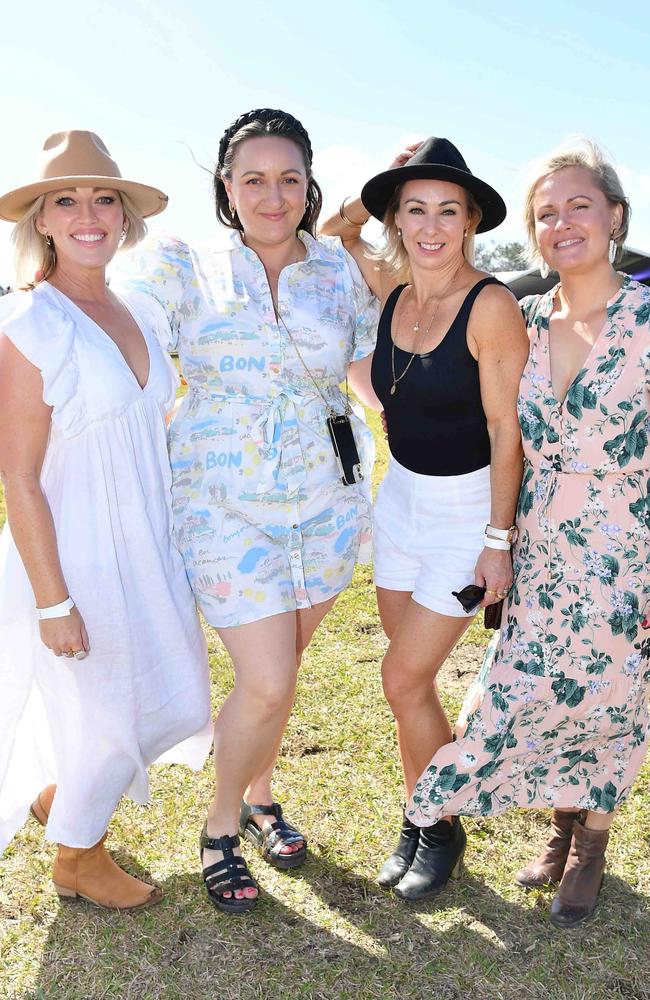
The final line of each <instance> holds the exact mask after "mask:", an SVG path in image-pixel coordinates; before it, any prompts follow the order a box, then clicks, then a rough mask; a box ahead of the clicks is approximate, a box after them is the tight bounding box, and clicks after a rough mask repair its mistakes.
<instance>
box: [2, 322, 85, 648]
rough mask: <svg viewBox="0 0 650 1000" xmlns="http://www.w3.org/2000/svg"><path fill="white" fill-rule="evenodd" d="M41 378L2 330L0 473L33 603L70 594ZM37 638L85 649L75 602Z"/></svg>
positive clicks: (54, 600)
mask: <svg viewBox="0 0 650 1000" xmlns="http://www.w3.org/2000/svg"><path fill="white" fill-rule="evenodd" d="M42 394H43V380H42V378H41V374H40V372H39V371H38V369H37V368H35V367H34V365H32V364H30V362H29V361H27V360H26V358H25V357H24V356H23V355H22V354H21V353H20V351H18V349H17V348H16V347H15V346H14V344H13V343H12V342H11V340H10V339H9V338H8V337H6V336H4V335H2V334H0V474H1V475H2V480H3V483H4V488H5V501H6V505H7V519H8V521H9V525H10V527H11V533H12V535H13V538H14V541H15V543H16V547H17V549H18V552H19V554H20V557H21V559H22V561H23V564H24V566H25V569H26V571H27V576H28V577H29V582H30V583H31V585H32V589H33V591H34V598H35V602H36V607H39V608H46V607H51V606H52V605H55V604H60V603H61V602H62V601H64V600H65V599H66V598H67V597H68V588H67V585H66V582H65V580H64V578H63V572H62V570H61V563H60V560H59V553H58V549H57V544H56V535H55V531H54V524H53V522H52V515H51V513H50V509H49V506H48V504H47V501H46V499H45V497H44V495H43V491H42V490H41V485H40V478H39V477H40V472H41V467H42V465H43V458H44V456H45V449H46V447H47V440H48V435H49V432H50V421H51V412H52V411H51V407H49V406H47V405H46V404H45V403H44V402H43V398H42ZM40 628H41V638H42V640H43V642H44V643H45V645H46V646H48V647H49V648H50V649H52V651H53V652H54V653H56V654H57V655H60V654H61V653H62V652H67V651H70V650H73V651H75V650H80V649H86V650H88V648H89V647H88V637H87V635H86V630H85V627H84V624H83V621H82V619H81V616H80V614H79V612H78V611H77V609H76V608H72V610H71V614H70V615H66V616H62V617H60V618H52V619H47V620H44V621H42V622H40Z"/></svg>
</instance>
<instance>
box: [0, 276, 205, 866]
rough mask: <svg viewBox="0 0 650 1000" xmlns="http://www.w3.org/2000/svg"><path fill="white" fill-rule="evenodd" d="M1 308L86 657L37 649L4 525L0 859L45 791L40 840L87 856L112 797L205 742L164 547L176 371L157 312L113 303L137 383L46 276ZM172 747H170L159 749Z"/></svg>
mask: <svg viewBox="0 0 650 1000" xmlns="http://www.w3.org/2000/svg"><path fill="white" fill-rule="evenodd" d="M1 301H2V316H1V317H0V330H2V331H3V332H4V333H5V335H6V336H7V337H9V338H10V340H11V341H12V342H13V344H14V345H15V346H16V347H17V349H18V350H19V351H20V352H21V354H23V355H24V357H25V358H27V360H28V361H30V362H31V363H32V364H33V365H35V366H36V367H37V368H38V369H39V371H40V372H41V375H42V378H43V399H44V401H45V403H47V405H48V406H51V407H52V417H51V420H52V424H51V430H50V435H49V440H48V444H47V450H46V453H45V458H44V461H43V467H42V470H41V477H40V478H41V488H42V490H43V493H44V495H45V498H46V500H47V504H48V507H49V510H50V512H51V515H52V521H53V524H54V529H55V532H56V541H57V548H58V553H59V558H60V561H61V567H62V569H63V575H64V577H65V581H66V584H67V586H68V588H69V592H70V595H71V597H72V598H73V599H74V601H75V604H76V605H77V607H78V608H79V611H80V613H81V615H82V617H83V620H84V622H85V625H86V629H87V631H88V637H89V641H90V653H89V654H88V656H87V657H86V658H85V659H83V660H76V659H68V658H66V657H56V656H55V655H54V653H52V652H51V650H49V649H48V648H47V647H46V646H45V645H44V644H43V642H42V641H41V638H40V635H39V627H38V621H37V618H36V612H35V610H34V607H35V601H34V593H33V590H32V587H31V584H30V582H29V578H28V576H27V573H26V571H25V567H24V565H23V562H22V559H21V558H20V554H19V552H18V549H17V548H16V544H15V542H14V540H13V537H12V534H11V530H10V527H9V524H6V525H5V527H4V530H3V532H2V537H1V539H0V636H1V637H2V643H1V644H0V691H1V692H2V696H1V697H0V853H1V852H2V851H3V850H4V848H5V847H6V845H7V844H8V843H9V841H10V840H11V839H12V837H13V835H14V834H15V833H16V831H17V830H18V829H19V828H20V826H21V825H22V823H23V822H24V820H25V818H26V817H27V815H28V812H29V805H30V802H32V800H33V799H34V798H35V797H36V795H37V794H38V793H39V792H40V791H41V789H42V788H44V787H45V786H46V785H48V784H50V783H51V782H54V783H56V785H57V793H56V797H55V799H54V804H53V806H52V811H51V813H50V818H49V821H48V824H47V831H46V834H47V838H48V839H49V840H53V841H56V842H58V843H62V844H67V845H68V846H69V847H91V846H92V845H93V844H96V843H97V841H98V840H99V839H100V837H101V836H102V835H103V834H104V831H105V830H106V827H107V825H108V822H109V820H110V818H111V816H112V814H113V812H114V811H115V807H116V806H117V804H118V802H119V800H120V798H121V796H122V795H123V794H125V793H126V794H128V795H130V796H131V798H133V799H135V800H136V801H137V802H140V803H145V802H146V801H147V799H148V795H149V785H148V778H147V767H148V766H149V764H151V763H153V761H155V760H157V759H160V758H161V757H162V756H163V755H165V759H166V760H168V761H171V760H176V761H182V762H185V763H187V764H190V765H191V766H192V767H194V768H196V769H200V768H201V767H202V765H203V761H204V760H205V757H206V756H207V753H208V750H209V748H210V743H211V735H212V734H211V725H210V687H209V675H208V655H207V649H206V645H205V640H204V638H203V634H202V631H201V625H200V622H199V617H198V615H197V613H196V608H195V605H194V600H193V597H192V591H191V590H190V586H189V584H188V581H187V576H186V574H185V568H184V566H183V560H182V559H181V556H180V553H179V552H178V550H177V549H176V547H175V545H174V543H173V541H172V516H171V473H170V469H169V458H168V455H167V441H166V429H165V414H166V413H167V412H169V410H170V409H171V407H172V405H173V403H174V398H175V394H176V385H177V376H176V372H175V371H174V370H173V367H172V365H171V363H170V360H169V358H168V357H167V356H166V354H165V352H164V351H163V350H162V348H161V346H160V343H159V339H166V338H167V336H168V334H169V329H168V324H167V320H166V318H165V315H164V313H163V312H162V310H161V309H160V307H159V306H158V305H157V304H156V303H155V302H153V301H152V300H151V299H150V298H148V297H146V296H144V295H139V296H136V295H131V296H129V297H128V298H127V299H126V304H127V305H128V308H129V311H130V312H131V313H132V315H133V317H134V319H135V320H136V322H137V323H138V325H139V327H140V329H141V331H142V335H143V337H144V339H145V341H146V344H147V349H148V352H149V375H148V378H147V382H146V384H145V386H144V388H141V387H140V385H139V383H138V381H137V379H136V378H135V376H134V374H133V372H132V371H131V369H130V368H129V366H128V365H127V363H126V361H125V360H124V358H123V356H122V354H121V353H120V351H119V349H118V348H117V346H116V345H115V343H114V342H113V340H111V338H110V337H109V336H108V335H107V334H106V333H105V332H104V330H102V329H101V327H98V326H97V324H96V323H94V322H93V320H92V319H91V318H90V317H89V316H87V315H86V314H85V313H84V312H82V310H81V309H79V307H78V306H77V305H76V304H75V303H74V302H72V301H71V300H70V299H69V298H67V297H66V296H65V295H63V294H62V293H61V292H59V291H58V290H57V289H56V288H54V287H53V286H52V285H49V284H48V283H47V282H42V283H41V284H39V285H38V286H37V287H36V288H35V289H34V291H32V292H15V293H14V294H13V295H11V296H6V298H5V299H3V300H1ZM172 748H173V749H172Z"/></svg>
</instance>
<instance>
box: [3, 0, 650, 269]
mask: <svg viewBox="0 0 650 1000" xmlns="http://www.w3.org/2000/svg"><path fill="white" fill-rule="evenodd" d="M10 2H11V5H12V9H10V10H9V11H8V10H7V5H5V8H4V13H3V31H2V37H1V38H0V92H1V93H2V95H3V98H2V105H1V107H2V119H3V125H4V136H5V141H4V142H3V153H2V157H1V158H0V188H1V189H2V190H3V191H4V190H8V189H9V188H11V187H15V186H18V185H20V184H22V183H27V182H28V181H30V180H31V179H32V175H33V171H34V163H35V160H36V157H37V153H38V150H39V149H40V146H41V144H42V141H43V139H44V138H45V136H46V135H48V134H49V133H51V132H54V131H58V130H60V129H65V128H90V129H92V130H93V131H96V132H98V133H99V135H101V136H102V138H103V139H104V141H105V142H106V143H107V145H108V146H109V149H110V150H111V152H112V153H113V155H114V156H115V158H116V159H117V160H118V162H119V163H120V166H121V168H122V172H123V173H124V175H125V176H129V177H132V178H133V179H137V180H143V181H148V182H150V183H153V184H157V185H159V186H161V187H162V188H164V189H165V190H166V191H167V192H168V193H169V195H170V199H171V200H170V208H169V210H168V211H167V212H166V213H165V214H164V215H163V216H161V217H160V218H159V219H156V220H152V226H151V228H152V229H153V231H155V232H160V231H167V232H174V233H177V234H178V235H181V236H184V237H186V238H188V239H190V240H192V239H203V238H206V237H208V236H209V235H210V233H211V232H212V231H213V228H214V226H215V224H216V223H215V221H214V213H213V208H212V204H211V201H210V178H209V176H208V175H207V174H206V173H204V172H203V171H201V170H200V168H198V167H197V166H196V165H195V164H194V163H193V161H192V158H191V155H190V152H189V150H188V148H187V147H188V146H189V147H190V148H191V150H192V151H193V153H194V156H195V157H196V158H197V160H199V161H200V162H201V163H203V164H205V165H206V166H208V167H210V166H212V164H213V162H214V157H215V153H216V147H217V143H218V139H219V136H220V135H221V132H222V131H223V128H224V127H225V125H227V124H228V123H229V122H230V121H231V120H232V119H233V118H234V117H236V116H237V115H238V114H239V113H241V112H242V111H245V110H248V109H249V108H251V107H258V106H269V105H271V106H276V107H281V108H285V109H286V110H289V111H291V112H292V113H293V114H295V115H296V116H297V117H299V118H300V119H301V120H302V121H303V123H304V124H305V126H306V127H307V128H308V130H309V132H310V135H311V138H312V142H313V145H314V149H315V153H316V156H315V171H316V176H317V178H318V179H319V181H320V182H321V185H322V187H323V189H324V194H325V204H326V207H327V208H329V209H332V208H333V207H335V206H336V205H338V203H339V202H340V200H341V198H342V197H343V196H344V195H346V194H350V193H353V192H354V191H355V189H358V187H359V186H360V184H361V183H362V182H363V181H364V180H365V179H367V178H368V177H369V176H371V175H372V174H373V173H375V172H377V171H378V170H381V169H383V167H384V166H385V165H387V164H388V162H389V161H390V159H391V157H392V154H393V152H394V151H396V150H397V149H399V148H400V147H401V145H402V143H403V142H404V141H407V140H412V139H415V138H420V137H425V136H427V135H442V136H447V137H448V138H450V139H452V141H454V142H455V143H456V145H457V146H459V148H460V149H461V151H462V152H463V154H464V155H465V157H466V159H467V161H468V163H469V165H470V167H471V168H472V170H473V171H474V172H475V173H477V174H479V175H480V176H482V177H483V178H484V179H485V180H488V181H489V182H490V183H492V184H493V185H494V186H495V187H497V188H498V189H499V190H500V191H501V193H502V194H503V195H504V197H505V199H506V202H507V204H508V208H509V216H508V219H507V220H506V223H505V224H504V225H503V226H502V227H501V229H499V230H498V231H497V232H496V233H495V234H494V237H495V238H496V239H499V240H506V239H517V238H520V239H521V238H522V228H521V223H520V218H519V216H520V206H521V201H522V196H521V195H522V190H523V186H524V181H525V176H526V168H527V165H528V163H529V161H530V160H531V159H532V158H533V157H536V156H539V155H540V154H542V153H544V152H546V151H547V150H549V149H551V148H553V147H555V146H556V145H557V144H558V143H560V142H561V141H562V140H564V139H565V138H566V137H567V136H569V135H572V134H576V133H581V134H585V135H588V136H590V137H592V138H594V139H596V140H597V141H598V142H599V143H600V144H601V145H602V146H603V147H604V148H605V149H606V151H607V152H608V153H609V154H610V155H611V157H612V158H613V159H614V161H615V162H616V164H617V165H618V167H619V168H620V170H621V174H622V177H623V180H624V184H625V186H626V189H627V190H628V194H629V196H630V198H631V200H632V208H633V222H632V229H631V235H630V244H631V245H635V246H642V247H643V248H644V249H650V132H649V129H648V111H649V107H648V103H649V102H648V94H649V93H650V58H649V54H650V15H649V14H648V12H647V5H642V4H641V3H640V2H639V0H632V2H630V3H627V4H625V5H622V4H618V5H615V4H613V3H611V2H607V3H606V2H603V0H596V2H592V3H581V2H580V3H576V2H571V0H565V2H564V3H561V2H558V0H550V2H546V3H543V2H540V0H538V2H536V3H528V4H525V5H524V4H523V3H515V2H512V0H506V2H504V3H501V4H498V5H496V4H495V5H493V6H492V7H491V6H490V5H489V3H487V2H480V0H460V2H454V3H450V2H435V0H427V2H416V3H409V2H407V0H405V2H401V3H400V2H390V3H389V2H386V0H372V2H370V0H347V2H342V0H329V2H328V3H326V4H318V5H316V4H309V3H302V4H295V3H278V2H277V0H276V2H275V3H270V2H268V0H267V2H266V3H263V2H260V0H240V2H239V3H229V4H223V3H220V2H219V0H211V2H208V0H185V2H183V3H180V2H176V0H128V2H127V0H111V2H107V0H94V2H93V3H92V4H91V3H88V0H61V2H58V3H52V2H51V0H48V2H45V0H31V2H29V3H22V4H18V3H17V2H16V0H10ZM644 8H645V10H644ZM9 231H10V227H9V226H8V225H6V224H3V223H2V224H0V282H1V281H2V280H3V277H4V278H5V279H6V278H7V272H8V268H9V261H10V252H9V250H8V244H7V238H8V233H9Z"/></svg>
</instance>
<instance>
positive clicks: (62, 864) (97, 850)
mask: <svg viewBox="0 0 650 1000" xmlns="http://www.w3.org/2000/svg"><path fill="white" fill-rule="evenodd" d="M106 837H107V834H104V836H103V837H102V839H101V840H100V841H99V843H98V844H95V846H94V847H88V848H78V847H65V846H64V845H63V844H59V850H58V852H57V855H56V858H55V860H54V871H53V873H52V879H53V881H54V888H55V889H56V891H57V892H58V894H59V896H67V897H71V898H76V897H77V896H81V897H82V898H83V899H87V900H88V901H89V902H90V903H95V905H96V906H103V907H105V908H106V909H118V910H135V909H137V908H138V907H141V906H150V905H151V904H152V903H157V902H158V901H159V900H160V899H161V898H162V892H161V891H160V889H158V888H156V887H155V886H152V885H147V883H146V882H141V881H140V880H139V879H137V878H133V876H132V875H128V874H127V873H126V872H125V871H122V869H121V868H119V867H118V865H116V864H115V862H114V861H113V859H112V858H111V856H110V854H109V853H108V852H107V851H106V850H105V848H104V841H105V840H106Z"/></svg>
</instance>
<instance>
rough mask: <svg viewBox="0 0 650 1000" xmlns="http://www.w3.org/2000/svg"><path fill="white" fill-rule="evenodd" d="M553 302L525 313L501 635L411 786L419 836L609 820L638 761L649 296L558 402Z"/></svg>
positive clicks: (628, 283) (621, 316) (625, 293)
mask: <svg viewBox="0 0 650 1000" xmlns="http://www.w3.org/2000/svg"><path fill="white" fill-rule="evenodd" d="M554 294H555V290H553V291H551V292H549V293H548V294H546V295H543V296H539V297H532V298H530V299H527V300H524V303H523V304H522V305H523V309H524V315H525V316H526V320H527V323H528V327H529V332H530V338H531V343H530V355H529V359H528V363H527V365H526V369H525V371H524V374H523V376H522V381H521V387H520V395H519V401H518V410H519V420H520V426H521V432H522V438H523V442H524V454H525V467H524V475H523V480H522V485H521V492H520V496H519V504H518V510H517V522H518V526H519V538H518V540H517V543H516V547H515V551H514V553H513V556H514V569H515V579H514V584H513V587H512V590H511V593H510V597H509V600H508V606H507V608H506V609H505V615H504V626H503V628H502V630H501V636H500V639H499V641H498V645H495V647H494V648H495V651H494V653H493V655H490V656H489V658H488V659H487V662H486V663H485V664H484V668H483V670H482V671H481V676H482V678H484V685H485V691H484V695H483V698H482V700H481V702H480V704H479V706H478V708H477V709H476V711H475V712H474V713H473V714H472V715H470V717H469V721H468V726H467V730H466V733H465V736H464V737H463V738H461V739H459V740H457V741H456V742H455V743H453V744H448V745H447V746H444V747H441V749H440V750H438V752H437V753H436V754H435V756H434V757H433V759H432V761H431V763H430V765H429V767H428V768H427V769H426V770H425V772H424V773H423V774H422V775H421V777H420V779H419V781H418V782H417V785H416V788H415V793H414V795H413V798H412V799H411V802H410V803H409V805H408V807H407V814H408V816H409V817H410V818H411V819H412V820H414V821H415V822H416V823H419V824H421V825H429V824H431V823H434V822H436V820H438V819H439V818H440V816H442V815H444V814H446V813H448V814H466V815H491V814H495V813H499V812H502V811H503V810H505V809H507V808H509V807H510V806H513V805H519V806H529V807H533V808H542V807H548V806H560V807H577V808H582V809H595V810H597V811H600V812H611V811H612V810H613V809H615V808H617V807H618V806H619V805H620V803H621V802H622V801H623V800H624V799H625V797H626V795H627V794H628V792H629V790H630V787H631V785H632V782H633V781H634V778H635V776H636V774H637V771H638V769H639V767H640V766H641V763H642V761H643V757H644V755H645V750H646V745H647V740H648V736H649V733H650V723H649V716H648V696H649V694H650V632H649V631H646V630H647V629H648V627H649V626H650V574H649V573H648V565H649V563H650V447H649V445H648V436H649V434H650V290H649V289H648V288H645V287H644V286H642V285H639V284H637V283H636V282H634V281H632V280H631V279H629V278H625V279H624V281H623V284H622V287H621V289H620V291H619V293H618V295H617V296H615V297H614V299H613V300H612V301H611V302H610V303H609V304H608V310H607V321H606V323H605V326H604V328H603V330H602V331H601V333H600V336H599V337H598V339H597V341H596V343H595V344H594V346H593V349H592V351H591V353H590V355H589V356H588V357H587V359H586V361H585V363H584V365H583V367H582V368H581V369H580V371H579V372H578V374H577V375H576V377H575V379H574V380H573V382H572V383H571V385H570V386H569V389H568V391H567V394H566V398H565V399H564V401H563V402H562V403H560V402H559V401H558V400H557V399H556V398H555V395H554V392H553V386H552V383H551V367H550V357H549V327H550V323H549V317H550V315H551V312H552V308H553V298H554ZM489 653H490V651H489ZM452 776H453V780H452Z"/></svg>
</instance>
